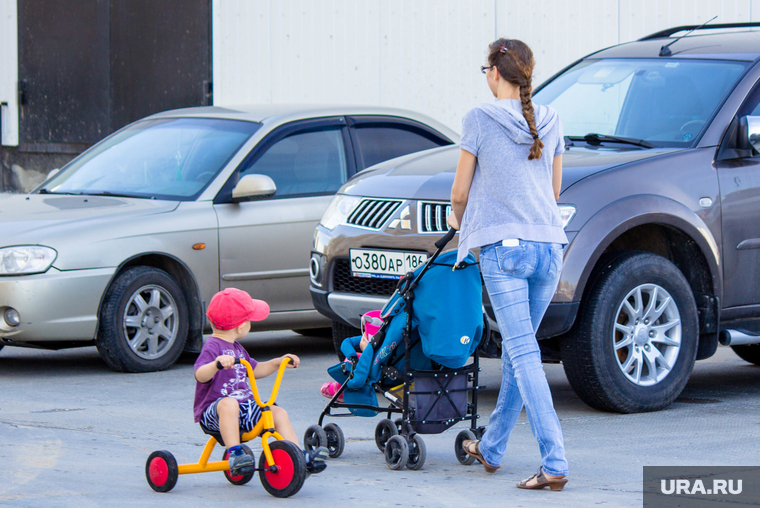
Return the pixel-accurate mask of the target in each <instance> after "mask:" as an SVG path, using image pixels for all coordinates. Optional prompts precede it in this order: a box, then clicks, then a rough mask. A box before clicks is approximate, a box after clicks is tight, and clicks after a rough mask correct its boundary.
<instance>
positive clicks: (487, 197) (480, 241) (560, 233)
mask: <svg viewBox="0 0 760 508" xmlns="http://www.w3.org/2000/svg"><path fill="white" fill-rule="evenodd" d="M534 111H535V116H536V128H537V130H538V136H539V138H540V139H541V141H542V142H543V143H544V148H543V151H542V153H543V155H542V157H541V158H540V159H538V160H535V159H534V160H528V154H529V153H530V147H531V145H532V144H533V137H532V136H531V134H530V129H529V128H528V123H527V122H526V121H525V118H524V117H523V114H522V106H521V104H520V101H519V100H517V99H503V100H500V101H498V102H496V103H487V104H481V105H479V106H477V107H475V108H473V109H471V110H470V111H469V112H467V114H466V115H465V116H464V119H463V120H462V140H461V142H460V146H461V148H462V149H463V150H467V151H468V152H470V153H471V154H473V155H475V156H476V157H477V164H476V166H475V174H474V176H473V179H472V185H471V187H470V194H469V197H468V200H467V208H466V209H465V212H464V218H463V219H462V224H461V231H460V235H459V252H458V255H457V263H458V262H460V261H462V260H463V259H464V258H465V257H466V256H467V253H468V252H469V250H470V249H474V248H477V247H482V246H484V245H489V244H492V243H496V242H499V241H501V240H504V239H508V238H519V239H521V240H526V241H533V242H547V243H559V244H566V243H567V237H566V236H565V232H564V230H563V229H562V219H561V217H560V215H559V209H558V208H557V203H556V201H555V199H554V190H553V188H552V163H553V161H554V157H555V156H556V155H561V154H562V153H563V152H564V151H565V144H564V139H563V134H562V123H561V122H560V120H559V115H557V112H556V111H555V110H554V109H552V108H550V107H549V106H537V105H534Z"/></svg>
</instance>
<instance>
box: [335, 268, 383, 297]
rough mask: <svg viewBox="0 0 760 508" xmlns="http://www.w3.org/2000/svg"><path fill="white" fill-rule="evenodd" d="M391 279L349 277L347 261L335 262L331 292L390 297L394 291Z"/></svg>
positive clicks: (349, 270) (349, 271)
mask: <svg viewBox="0 0 760 508" xmlns="http://www.w3.org/2000/svg"><path fill="white" fill-rule="evenodd" d="M397 282H398V281H396V280H393V279H369V278H364V277H354V276H353V275H351V266H350V264H349V261H348V259H338V260H337V261H335V270H334V272H333V291H336V292H340V293H359V294H362V295H377V296H390V295H392V294H393V292H394V291H395V290H396V283H397Z"/></svg>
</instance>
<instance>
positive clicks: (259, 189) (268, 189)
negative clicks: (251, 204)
mask: <svg viewBox="0 0 760 508" xmlns="http://www.w3.org/2000/svg"><path fill="white" fill-rule="evenodd" d="M276 192H277V186H276V185H275V184H274V180H272V179H271V178H269V177H268V176H267V175H245V176H244V177H243V178H241V179H240V181H239V182H238V184H237V185H236V186H235V188H234V189H232V201H233V202H235V203H238V202H240V201H255V200H257V199H267V198H271V197H272V196H274V194H275V193H276Z"/></svg>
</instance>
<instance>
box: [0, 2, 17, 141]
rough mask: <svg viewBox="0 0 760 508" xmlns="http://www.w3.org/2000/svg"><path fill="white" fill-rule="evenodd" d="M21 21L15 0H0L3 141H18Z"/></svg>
mask: <svg viewBox="0 0 760 508" xmlns="http://www.w3.org/2000/svg"><path fill="white" fill-rule="evenodd" d="M17 27H18V22H17V13H16V0H0V104H2V106H0V119H1V120H0V123H1V124H2V131H0V144H3V145H8V146H16V145H18V95H17V89H18V85H17V83H18V36H17V31H18V28H17Z"/></svg>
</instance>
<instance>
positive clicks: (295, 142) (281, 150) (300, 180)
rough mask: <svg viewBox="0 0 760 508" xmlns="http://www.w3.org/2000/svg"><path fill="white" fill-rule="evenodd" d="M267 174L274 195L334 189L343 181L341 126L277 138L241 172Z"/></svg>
mask: <svg viewBox="0 0 760 508" xmlns="http://www.w3.org/2000/svg"><path fill="white" fill-rule="evenodd" d="M253 174H260V175H267V176H269V177H270V178H271V179H272V180H274V183H275V185H277V193H276V194H275V196H276V197H282V196H293V195H301V194H323V193H332V192H336V191H337V190H338V189H339V188H340V186H341V185H343V183H344V182H345V181H346V152H345V149H344V145H343V135H342V133H341V130H340V129H322V130H316V131H309V132H300V133H296V134H292V135H290V136H288V137H286V138H283V139H281V140H279V141H277V142H276V143H275V144H274V145H272V146H271V147H270V148H269V149H268V150H267V151H266V152H264V154H263V155H262V156H261V157H259V158H258V159H256V160H255V161H254V162H253V164H251V165H250V166H248V167H246V168H244V169H243V170H242V172H241V176H244V175H253Z"/></svg>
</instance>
